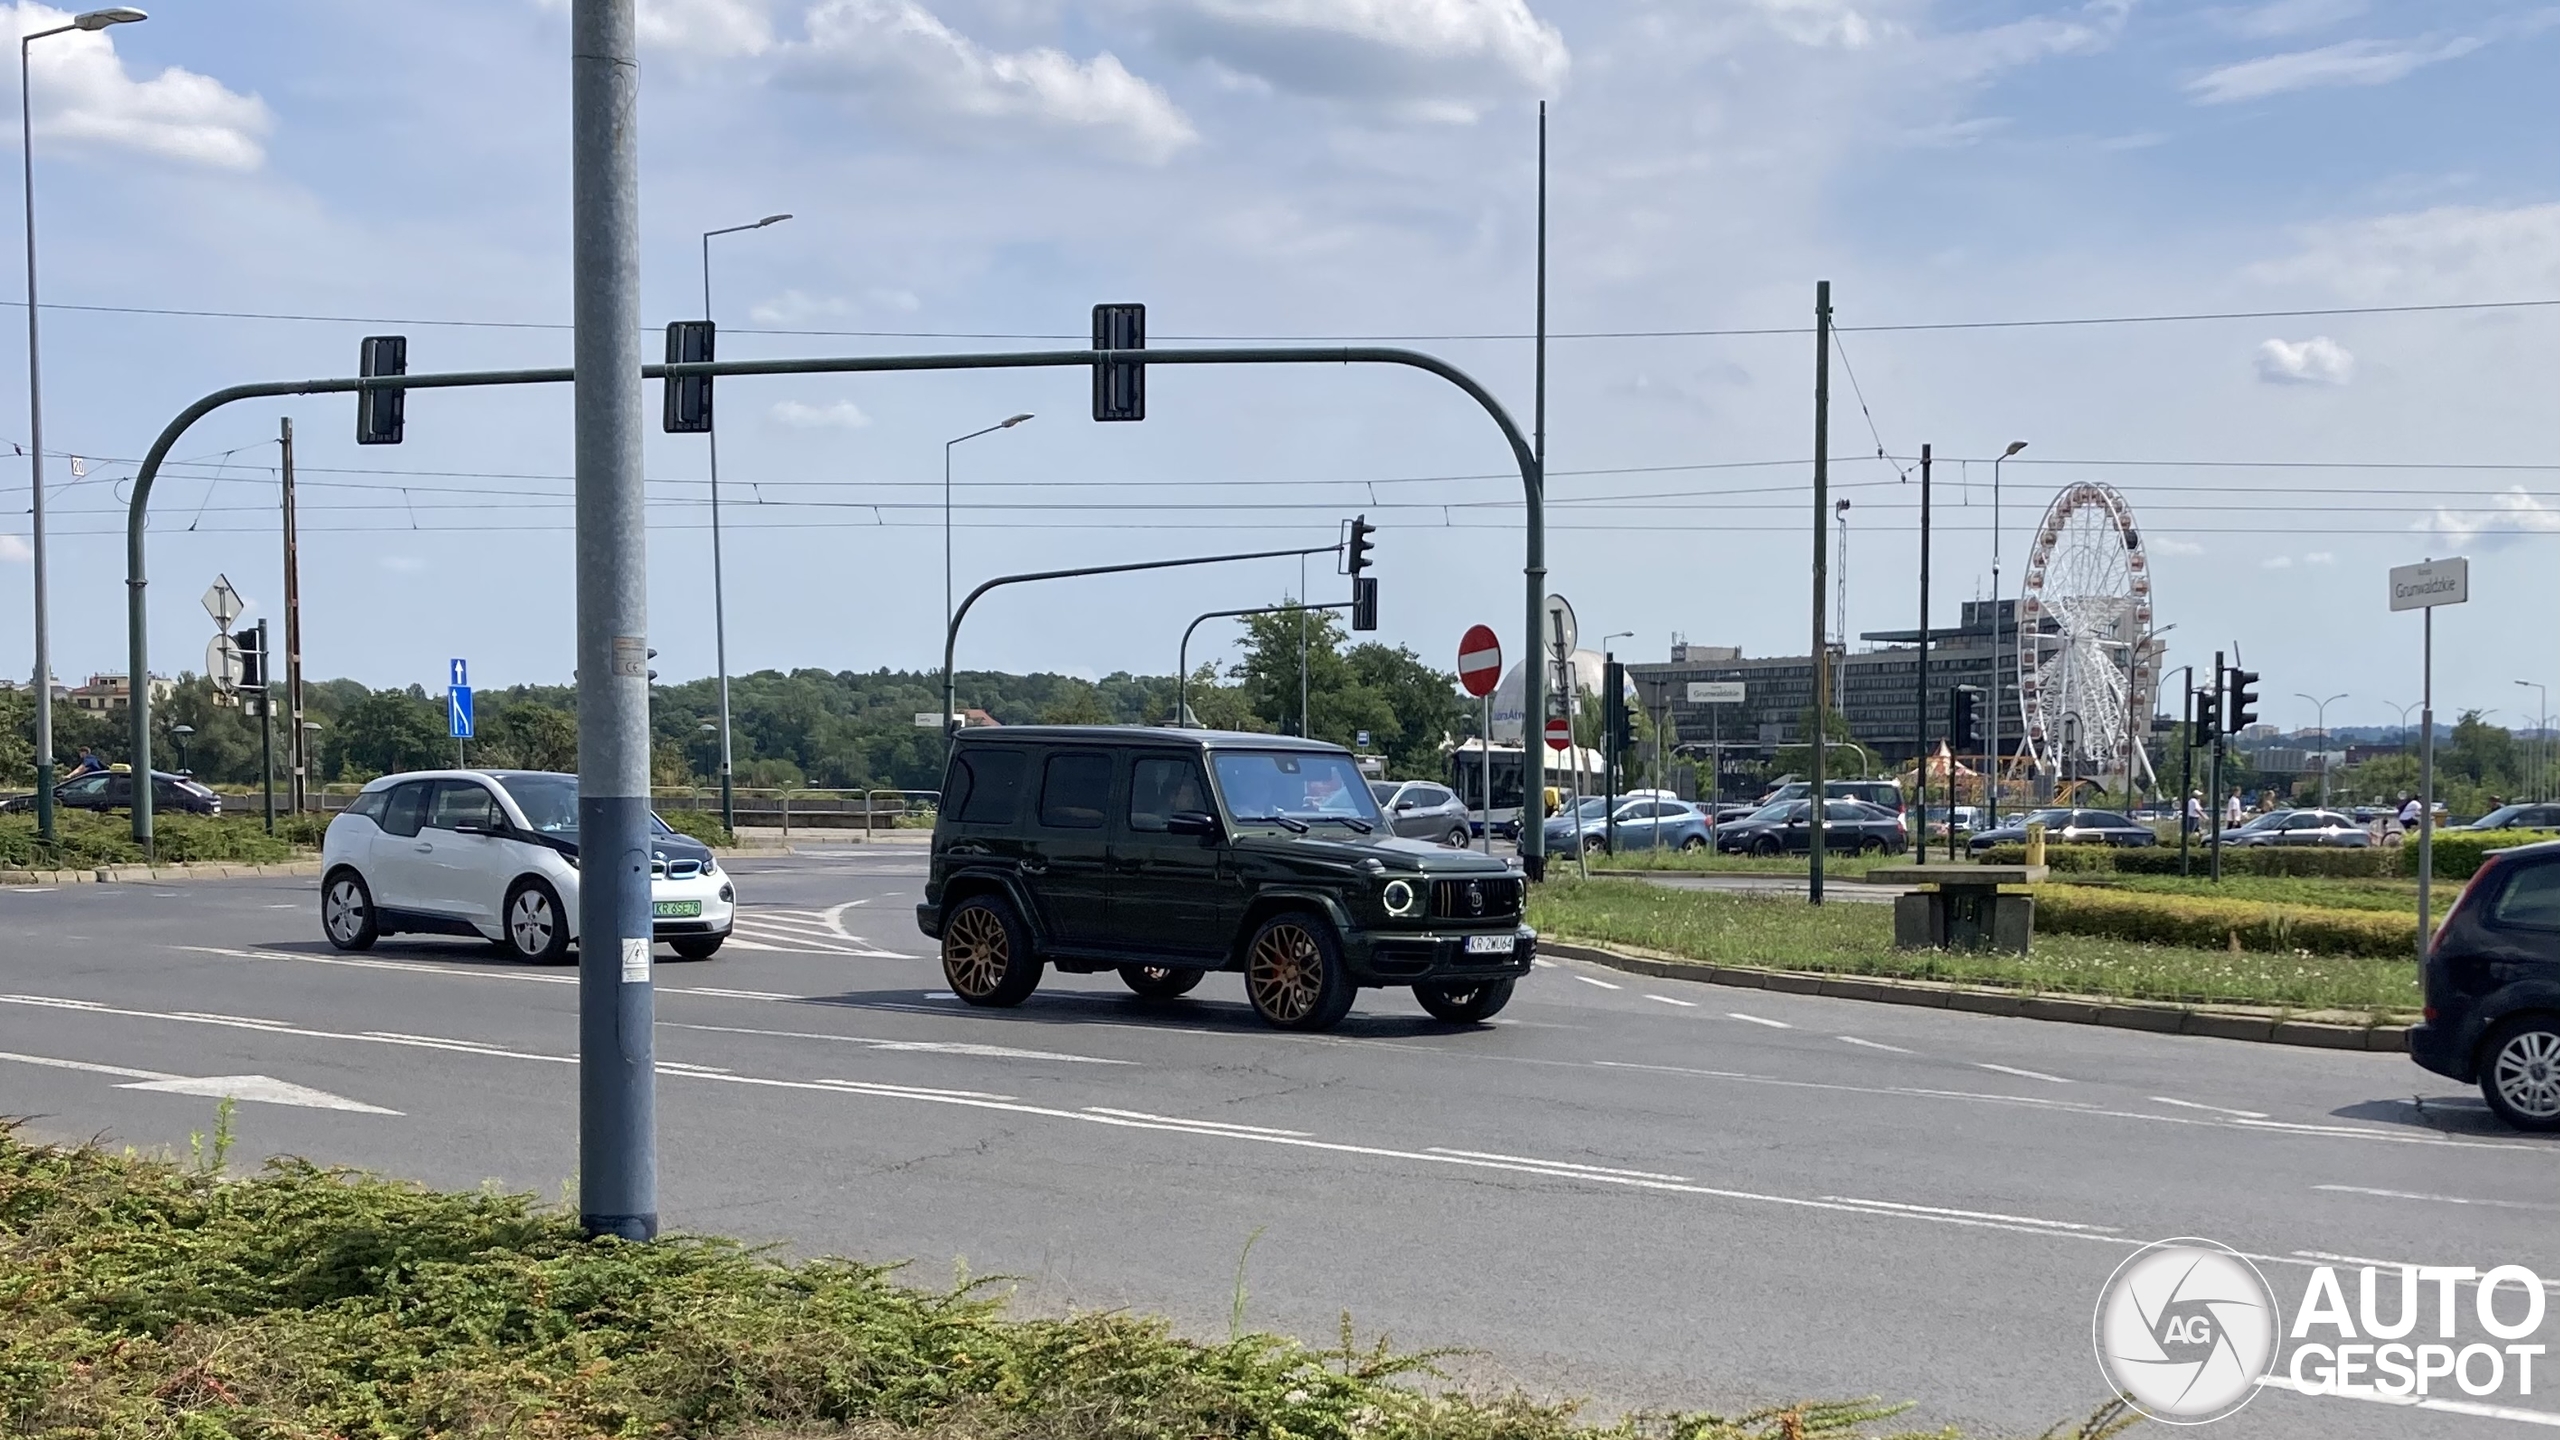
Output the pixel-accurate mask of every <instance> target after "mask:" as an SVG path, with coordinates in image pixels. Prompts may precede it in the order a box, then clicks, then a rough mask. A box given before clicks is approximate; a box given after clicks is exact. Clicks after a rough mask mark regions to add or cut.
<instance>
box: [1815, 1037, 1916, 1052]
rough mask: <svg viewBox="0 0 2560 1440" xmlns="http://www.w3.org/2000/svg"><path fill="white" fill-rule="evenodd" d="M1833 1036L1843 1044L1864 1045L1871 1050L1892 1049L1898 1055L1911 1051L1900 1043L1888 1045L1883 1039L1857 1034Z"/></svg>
mask: <svg viewBox="0 0 2560 1440" xmlns="http://www.w3.org/2000/svg"><path fill="white" fill-rule="evenodd" d="M1831 1038H1832V1039H1834V1040H1838V1041H1840V1042H1842V1043H1843V1044H1848V1045H1859V1046H1864V1047H1865V1048H1867V1049H1869V1050H1890V1051H1892V1052H1893V1053H1894V1054H1896V1055H1908V1054H1910V1053H1911V1052H1910V1051H1908V1050H1905V1049H1903V1048H1902V1047H1901V1046H1899V1045H1887V1044H1886V1043H1884V1042H1883V1041H1881V1040H1861V1039H1859V1038H1858V1037H1857V1036H1855V1035H1834V1036H1832V1037H1831Z"/></svg>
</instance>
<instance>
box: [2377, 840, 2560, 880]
mask: <svg viewBox="0 0 2560 1440" xmlns="http://www.w3.org/2000/svg"><path fill="white" fill-rule="evenodd" d="M2554 838H2560V837H2554V836H2552V835H2551V834H2549V833H2548V832H2545V831H2541V830H2439V831H2437V832H2436V833H2435V841H2434V845H2433V847H2432V848H2433V849H2434V850H2435V859H2436V878H2437V879H2439V880H2468V879H2470V878H2471V877H2472V875H2473V874H2474V873H2476V872H2477V871H2478V870H2479V869H2480V862H2481V861H2482V860H2483V859H2486V858H2487V857H2488V854H2489V852H2490V851H2492V850H2509V849H2513V848H2514V847H2516V846H2518V845H2539V844H2541V843H2542V842H2543V841H2545V840H2550V839H2554ZM2400 855H2401V869H2400V873H2401V874H2403V875H2415V874H2417V873H2418V842H2417V840H2416V839H2415V838H2414V837H2413V838H2411V840H2410V841H2409V843H2407V844H2406V845H2403V846H2401V847H2400Z"/></svg>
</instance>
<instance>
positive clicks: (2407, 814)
mask: <svg viewBox="0 0 2560 1440" xmlns="http://www.w3.org/2000/svg"><path fill="white" fill-rule="evenodd" d="M2400 828H2401V829H2403V830H2415V829H2417V828H2418V797H2417V796H2415V795H2411V794H2409V793H2408V792H2406V791H2402V792H2401V795H2400Z"/></svg>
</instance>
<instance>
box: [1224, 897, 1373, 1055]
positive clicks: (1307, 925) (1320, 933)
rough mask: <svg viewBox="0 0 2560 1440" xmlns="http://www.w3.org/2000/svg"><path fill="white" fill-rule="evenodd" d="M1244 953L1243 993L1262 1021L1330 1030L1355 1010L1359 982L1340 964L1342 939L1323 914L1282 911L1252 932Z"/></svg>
mask: <svg viewBox="0 0 2560 1440" xmlns="http://www.w3.org/2000/svg"><path fill="white" fill-rule="evenodd" d="M1244 954H1245V961H1244V993H1245V998H1246V999H1248V1000H1250V1001H1252V1002H1253V1009H1254V1013H1255V1014H1257V1015H1260V1016H1261V1017H1262V1019H1263V1023H1265V1024H1267V1025H1270V1026H1272V1027H1273V1028H1275V1029H1280V1030H1330V1029H1332V1028H1333V1027H1334V1026H1335V1025H1338V1024H1340V1023H1341V1021H1342V1017H1343V1016H1345V1015H1347V1014H1349V1013H1351V1000H1352V995H1353V993H1354V991H1355V990H1356V989H1357V987H1356V986H1354V985H1353V984H1352V983H1351V973H1350V972H1349V971H1347V970H1345V969H1343V968H1342V943H1341V942H1340V941H1339V940H1337V939H1335V938H1334V934H1333V927H1332V926H1331V925H1329V924H1327V923H1326V922H1325V920H1324V919H1323V917H1321V916H1319V915H1316V914H1314V913H1312V912H1310V911H1305V910H1286V911H1282V912H1281V913H1280V914H1277V915H1274V916H1272V917H1271V918H1270V919H1268V920H1265V921H1263V922H1262V924H1261V926H1260V927H1259V928H1257V929H1256V930H1255V931H1254V932H1253V939H1252V940H1250V941H1248V942H1246V945H1245V952H1244Z"/></svg>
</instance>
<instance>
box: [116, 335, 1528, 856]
mask: <svg viewBox="0 0 2560 1440" xmlns="http://www.w3.org/2000/svg"><path fill="white" fill-rule="evenodd" d="M1113 361H1131V362H1137V363H1142V364H1144V365H1146V366H1148V367H1150V368H1152V367H1155V366H1161V365H1395V366H1401V367H1404V368H1406V369H1412V370H1420V371H1423V372H1425V373H1427V374H1431V375H1437V376H1439V377H1440V378H1441V379H1443V380H1446V381H1448V382H1449V383H1450V384H1451V385H1454V386H1456V387H1457V388H1458V390H1459V391H1460V392H1462V393H1463V394H1465V395H1466V396H1467V398H1468V399H1470V400H1473V401H1475V402H1476V404H1477V406H1478V407H1480V408H1481V409H1482V410H1483V411H1484V412H1485V415H1486V416H1487V418H1489V419H1491V420H1492V421H1493V423H1494V425H1495V427H1496V428H1497V429H1499V430H1500V431H1501V432H1502V439H1503V443H1504V444H1506V445H1508V446H1510V447H1511V458H1512V461H1513V463H1514V464H1516V465H1517V466H1518V467H1519V470H1520V487H1521V491H1522V498H1523V499H1524V501H1525V502H1526V510H1527V515H1526V519H1525V522H1524V525H1523V527H1522V528H1523V532H1524V534H1523V539H1524V547H1523V548H1524V551H1525V553H1524V556H1523V564H1522V566H1521V578H1522V582H1523V585H1522V588H1523V592H1524V595H1525V604H1524V607H1523V616H1524V618H1523V621H1522V633H1523V635H1524V637H1525V643H1524V645H1523V648H1524V649H1525V650H1526V651H1528V653H1530V654H1533V655H1534V654H1536V653H1538V651H1539V650H1540V648H1541V646H1540V639H1541V636H1542V635H1543V633H1544V626H1545V621H1546V616H1545V614H1544V602H1545V599H1546V589H1547V514H1546V472H1545V470H1544V469H1543V467H1541V465H1540V464H1539V461H1538V454H1537V451H1536V450H1535V449H1533V448H1531V446H1530V444H1529V437H1528V436H1527V435H1526V434H1525V433H1523V432H1522V431H1521V429H1520V426H1519V424H1518V422H1516V421H1514V420H1513V419H1512V418H1511V412H1509V411H1508V410H1505V409H1504V408H1503V407H1502V402H1501V401H1499V400H1496V399H1495V398H1494V397H1493V392H1492V391H1490V390H1487V389H1486V388H1485V387H1484V386H1483V385H1482V384H1481V383H1479V382H1478V381H1477V380H1476V378H1475V377H1474V376H1472V375H1469V374H1468V373H1467V372H1466V371H1464V370H1461V369H1459V368H1458V367H1457V366H1455V365H1452V364H1450V363H1449V362H1448V361H1446V360H1443V359H1441V358H1439V357H1438V356H1436V355H1429V354H1425V353H1424V352H1422V351H1420V350H1407V349H1403V348H1401V347H1398V346H1392V345H1330V346H1309V347H1304V348H1299V347H1283V346H1220V347H1216V348H1203V349H1184V350H1022V351H1012V352H997V353H979V354H954V355H845V356H816V357H808V358H774V359H761V360H716V361H706V362H701V363H694V364H679V365H643V366H642V367H641V368H640V374H641V377H642V378H643V379H646V380H663V379H665V378H667V377H668V376H670V375H711V376H720V375H858V374H888V373H895V372H903V371H914V370H1039V369H1063V368H1068V367H1073V366H1092V365H1096V364H1108V363H1111V362H1113ZM576 378H577V373H576V372H575V371H574V370H572V369H570V368H568V367H566V366H561V367H556V368H549V369H539V370H464V371H452V372H447V373H442V374H434V373H429V374H414V375H385V376H378V377H373V378H365V377H361V376H340V377H337V378H333V379H315V380H270V381H264V382H260V383H257V384H250V385H232V386H227V387H225V388H223V389H220V390H216V391H214V392H213V393H212V394H209V395H206V396H204V397H203V398H201V399H199V400H197V401H195V402H194V403H193V404H191V405H189V406H187V407H186V408H185V409H183V410H181V411H179V412H178V414H177V416H176V417H175V418H174V419H172V420H170V422H169V423H168V424H167V425H166V426H165V427H163V428H162V429H161V431H160V434H159V437H158V438H157V439H155V440H153V441H152V442H151V448H150V449H149V450H148V451H146V452H144V454H143V459H142V465H141V467H140V468H139V469H138V470H136V471H135V472H134V477H133V498H132V500H131V501H130V502H129V503H128V504H127V506H126V511H125V630H126V652H127V653H126V665H127V673H128V674H133V675H147V674H149V673H150V671H149V670H148V668H146V661H147V659H148V656H149V650H150V643H149V634H148V629H149V624H148V614H149V610H148V606H147V604H146V603H145V602H146V599H147V593H148V591H147V587H148V585H149V583H150V582H149V581H148V579H147V578H146V576H145V566H144V563H143V559H144V549H145V546H144V520H145V517H146V516H147V515H148V514H149V512H150V505H151V493H152V488H153V487H154V486H155V485H156V484H157V483H158V481H159V479H160V467H161V466H162V465H163V464H165V463H166V462H167V460H168V458H169V452H170V450H171V449H172V448H173V447H175V446H176V445H177V443H178V442H179V441H180V440H181V439H183V438H185V436H186V433H187V431H188V430H189V429H191V428H193V427H194V425H195V423H196V422H197V421H199V420H201V419H203V418H204V417H205V416H207V415H210V414H212V413H213V412H214V411H216V410H219V409H221V408H222V407H223V406H225V405H231V404H235V403H237V402H239V401H242V400H258V399H276V398H281V397H284V396H288V395H349V394H355V393H357V392H360V391H364V390H381V389H397V390H458V389H470V388H475V387H483V386H494V385H565V384H568V383H569V382H571V381H573V380H575V379H576ZM1323 548H1325V549H1331V548H1332V547H1330V546H1327V547H1323ZM1522 683H1523V686H1524V693H1523V694H1522V696H1521V700H1522V701H1523V703H1524V704H1525V705H1526V706H1527V707H1528V710H1527V713H1532V714H1534V713H1537V712H1538V711H1539V710H1540V709H1542V708H1543V706H1544V704H1545V700H1546V688H1547V687H1546V675H1545V673H1544V667H1543V666H1538V665H1532V666H1529V667H1528V668H1527V671H1526V674H1525V676H1524V678H1523V682H1522ZM149 690H150V687H149V686H137V687H136V688H135V690H134V695H133V703H132V704H131V705H130V706H128V707H127V710H128V714H129V719H130V721H131V724H132V736H133V743H132V756H131V759H132V763H133V764H134V765H135V766H136V767H137V768H140V769H143V770H145V771H147V770H148V768H149V765H150V761H151V740H152V736H151V700H150V694H149ZM1545 769H1546V756H1545V755H1544V754H1543V753H1542V747H1540V746H1535V745H1532V746H1530V747H1528V749H1527V751H1526V753H1525V754H1524V756H1523V757H1522V775H1521V781H1522V784H1523V785H1524V786H1525V787H1526V793H1535V792H1536V791H1537V789H1538V788H1539V787H1540V786H1541V785H1543V784H1544V783H1545V781H1544V779H1543V778H1542V777H1543V775H1544V772H1545ZM133 835H134V838H135V839H136V840H138V841H140V842H142V844H143V845H144V847H145V852H144V853H145V854H148V853H149V848H148V847H149V846H150V843H151V796H150V787H149V786H141V787H138V788H137V789H136V791H135V793H134V797H133ZM1520 844H1521V853H1522V855H1523V856H1524V858H1526V859H1528V861H1529V862H1530V865H1531V867H1532V871H1533V873H1536V872H1537V871H1541V870H1543V868H1544V864H1545V853H1546V844H1545V837H1544V835H1543V833H1542V832H1541V831H1540V830H1539V829H1538V828H1537V827H1535V826H1531V827H1528V828H1527V829H1525V830H1523V831H1522V833H1521V837H1520Z"/></svg>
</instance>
